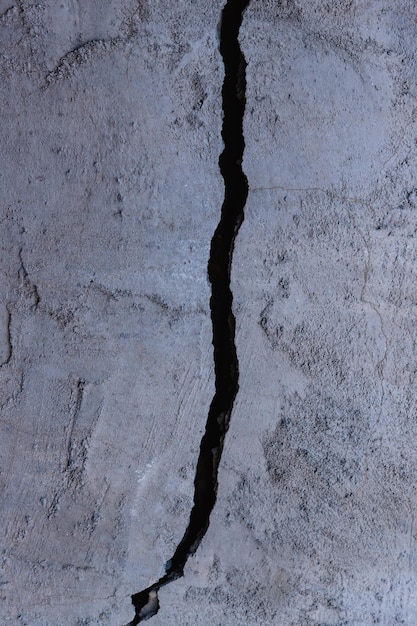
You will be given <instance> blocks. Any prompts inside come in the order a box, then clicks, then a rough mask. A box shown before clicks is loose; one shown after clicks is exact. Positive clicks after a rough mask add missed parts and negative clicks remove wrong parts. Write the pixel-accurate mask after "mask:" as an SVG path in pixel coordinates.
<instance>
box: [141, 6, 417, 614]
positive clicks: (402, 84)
mask: <svg viewBox="0 0 417 626" xmlns="http://www.w3.org/2000/svg"><path fill="white" fill-rule="evenodd" d="M416 18H417V14H416V9H415V6H414V5H413V4H412V3H403V2H394V3H385V2H382V3H381V2H331V3H324V2H310V1H307V0H306V1H305V2H288V3H278V2H261V1H256V0H253V2H251V5H250V7H249V9H248V10H247V12H246V15H245V19H244V23H243V26H242V28H241V43H242V48H243V51H244V53H245V56H246V60H247V62H248V68H247V108H246V117H245V141H246V152H245V159H244V170H245V172H246V175H247V176H248V179H249V188H250V190H249V200H248V203H247V208H246V219H245V222H244V224H243V225H242V228H241V230H240V233H239V237H238V240H237V244H236V250H235V255H234V265H233V286H232V288H233V292H234V298H235V312H236V317H237V324H238V333H237V346H238V353H239V359H240V391H239V394H238V397H237V401H236V404H235V411H234V414H233V418H232V422H231V427H230V431H229V434H228V437H227V442H226V446H225V450H224V454H223V461H222V466H221V472H220V487H219V497H218V502H217V505H216V508H215V511H214V513H213V515H212V521H211V525H210V529H209V531H208V533H207V535H206V538H205V540H204V541H203V543H202V545H201V547H200V550H199V552H198V553H197V555H196V557H195V558H193V559H191V560H190V562H189V567H188V569H187V573H186V576H185V579H184V580H181V581H178V582H177V583H176V584H175V585H172V586H171V587H170V588H167V589H166V590H164V591H161V593H160V600H161V607H162V608H161V610H160V612H159V614H158V615H157V616H156V617H155V618H153V619H154V624H155V625H156V624H158V625H161V626H162V624H167V623H169V624H201V625H206V624H209V623H210V624H216V626H220V625H222V624H234V625H239V626H243V625H247V624H250V625H251V626H252V625H255V624H259V625H265V624H276V625H277V626H278V625H279V626H289V625H293V626H300V625H305V626H307V625H308V626H313V625H315V626H323V625H324V624H326V625H332V626H333V625H334V626H336V625H338V626H340V625H341V624H347V625H357V626H364V625H366V626H368V625H370V624H376V623H378V624H384V625H385V626H391V625H392V624H397V623H398V624H400V623H401V624H410V625H411V624H414V623H417V571H416V566H417V560H416V555H417V552H416V526H415V512H416V505H417V493H416V479H417V475H416V467H417V466H416V452H415V449H416V439H417V423H416V401H415V398H416V391H417V390H416V378H415V361H416V356H415V340H416V335H415V327H416V298H415V294H416V289H415V284H416V263H415V259H416V249H417V248H416V242H415V232H416V226H417V216H416V191H415V188H416V165H417V152H416V120H415V103H416V80H415V79H416V75H417V73H416V70H417V66H416V53H415V37H416V23H417V22H416ZM196 605H197V606H198V607H199V608H198V611H197V612H196V610H195V606H196ZM173 606H174V607H175V608H174V609H173ZM173 614H174V617H173Z"/></svg>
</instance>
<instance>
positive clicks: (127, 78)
mask: <svg viewBox="0 0 417 626" xmlns="http://www.w3.org/2000/svg"><path fill="white" fill-rule="evenodd" d="M104 4H105V5H106V6H105V7H104ZM1 5H2V6H1V7H0V8H1V9H2V10H3V11H4V12H3V17H1V18H0V26H2V28H1V37H2V48H1V53H2V56H1V58H0V73H1V81H2V90H1V116H2V123H1V126H0V141H1V146H2V147H1V170H0V173H1V182H2V209H1V223H2V237H1V240H2V255H1V281H2V282H1V287H2V294H3V297H2V303H1V307H0V309H1V310H0V322H1V333H0V360H1V362H2V366H1V368H0V380H1V395H2V399H1V434H0V438H1V447H0V452H1V465H0V467H1V488H2V500H1V501H2V512H1V527H2V528H3V529H4V530H5V535H4V536H3V539H2V560H1V570H0V572H1V578H0V582H1V598H2V600H1V608H0V615H1V619H0V621H1V623H2V624H13V625H15V624H28V625H30V626H35V625H36V626H38V625H39V626H41V625H42V626H43V625H47V626H65V625H68V626H74V624H81V623H82V624H84V623H85V624H87V623H88V624H90V623H91V624H96V623H97V624H109V625H111V626H118V625H119V626H121V624H122V623H126V622H127V621H128V620H129V619H130V618H131V617H132V614H133V609H132V606H131V600H130V595H131V594H132V593H134V592H136V591H138V590H139V589H140V588H141V587H143V586H146V585H147V584H149V582H150V581H152V580H154V579H155V578H157V577H158V576H159V574H160V572H161V569H162V567H163V565H164V563H165V561H166V560H167V559H168V558H169V557H170V556H171V554H172V552H173V550H174V549H175V546H176V544H177V543H178V541H179V539H180V537H181V536H182V534H183V532H184V528H185V527H186V524H187V521H188V515H189V511H190V506H191V504H192V494H193V480H194V470H195V463H196V460H197V453H198V448H199V442H200V438H201V433H202V430H203V428H204V425H205V421H206V416H207V406H208V404H209V402H210V399H211V396H212V393H213V374H212V354H211V324H210V316H209V286H208V281H207V277H206V267H207V259H208V255H209V246H210V239H211V236H212V233H213V231H214V228H215V226H216V224H217V221H218V214H219V207H220V206H221V202H222V198H223V185H222V179H221V176H220V172H219V171H218V165H217V159H218V154H219V152H220V151H221V148H222V143H221V136H220V128H221V117H220V116H219V109H220V107H221V104H220V101H221V100H220V98H221V84H222V72H223V70H222V67H221V61H220V55H219V53H218V50H217V32H216V28H217V22H218V19H219V15H220V5H219V4H218V3H217V6H216V3H207V2H200V3H197V4H195V3H192V2H188V3H185V2H184V3H181V4H180V5H177V4H175V5H167V3H166V2H152V3H150V4H149V5H148V3H144V2H142V3H138V2H131V1H129V2H128V1H125V2H111V3H101V2H96V1H90V2H73V1H69V0H68V1H67V2H59V3H56V2H55V1H50V2H38V3H37V4H33V3H31V2H19V3H17V4H15V5H13V3H12V2H10V3H5V2H2V3H1ZM191 5H193V6H192V12H191Z"/></svg>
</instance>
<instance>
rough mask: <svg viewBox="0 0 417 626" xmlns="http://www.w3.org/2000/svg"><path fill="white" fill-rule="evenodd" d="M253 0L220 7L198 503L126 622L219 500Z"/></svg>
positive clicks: (150, 607) (231, 365)
mask: <svg viewBox="0 0 417 626" xmlns="http://www.w3.org/2000/svg"><path fill="white" fill-rule="evenodd" d="M249 2H250V0H228V2H227V3H226V5H225V6H224V8H223V10H222V16H221V26H220V53H221V55H222V58H223V62H224V67H225V76H224V82H223V89H222V99H223V127H222V137H223V141H224V150H223V152H222V154H221V155H220V158H219V167H220V171H221V174H222V176H223V179H224V186H225V197H224V201H223V205H222V210H221V217H220V221H219V224H218V226H217V228H216V230H215V233H214V235H213V238H212V241H211V249H210V258H209V262H208V276H209V280H210V283H211V288H212V293H211V298H210V309H211V319H212V325H213V348H214V370H215V394H214V397H213V400H212V402H211V405H210V409H209V413H208V418H207V422H206V430H205V433H204V435H203V438H202V440H201V444H200V454H199V458H198V461H197V468H196V474H195V480H194V505H193V508H192V510H191V513H190V519H189V523H188V526H187V529H186V531H185V533H184V536H183V538H182V539H181V541H180V543H179V544H178V546H177V548H176V550H175V552H174V554H173V556H172V558H171V559H170V560H169V561H168V562H167V563H166V566H165V574H164V576H162V577H161V578H160V579H159V580H158V581H157V582H156V583H154V584H153V585H151V586H150V587H147V588H146V589H144V590H142V591H140V592H139V593H137V594H134V595H133V596H132V604H133V606H134V607H135V612H136V615H135V618H134V620H133V621H132V622H130V624H128V625H127V626H137V624H139V622H142V621H146V620H148V619H150V618H151V617H153V615H156V613H157V612H158V610H159V600H158V591H159V589H161V587H163V586H165V585H167V584H168V583H170V582H172V581H174V580H176V579H178V578H180V577H181V576H182V575H183V572H184V567H185V564H186V562H187V560H188V558H189V557H190V556H191V555H193V554H194V553H195V552H196V550H197V548H198V546H199V545H200V543H201V541H202V539H203V537H204V535H205V534H206V532H207V529H208V527H209V521H210V514H211V512H212V510H213V507H214V505H215V502H216V497H217V488H218V479H217V476H218V468H219V464H220V460H221V456H222V452H223V446H224V439H225V436H226V433H227V430H228V427H229V423H230V417H231V413H232V409H233V404H234V400H235V397H236V394H237V392H238V379H239V364H238V358H237V353H236V345H235V317H234V315H233V310H232V303H233V294H232V292H231V289H230V276H231V265H232V258H233V250H234V243H235V239H236V236H237V233H238V231H239V228H240V226H241V224H242V222H243V219H244V207H245V204H246V199H247V195H248V182H247V178H246V176H245V174H244V172H243V170H242V158H243V151H244V146H245V143H244V137H243V115H244V111H245V94H246V75H245V68H246V62H245V59H244V56H243V54H242V51H241V49H240V45H239V39H238V35H239V29H240V25H241V22H242V17H243V13H244V11H245V9H246V8H247V6H248V5H249Z"/></svg>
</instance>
